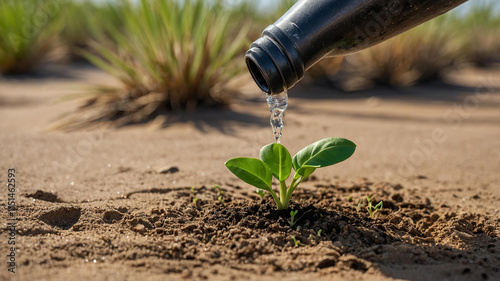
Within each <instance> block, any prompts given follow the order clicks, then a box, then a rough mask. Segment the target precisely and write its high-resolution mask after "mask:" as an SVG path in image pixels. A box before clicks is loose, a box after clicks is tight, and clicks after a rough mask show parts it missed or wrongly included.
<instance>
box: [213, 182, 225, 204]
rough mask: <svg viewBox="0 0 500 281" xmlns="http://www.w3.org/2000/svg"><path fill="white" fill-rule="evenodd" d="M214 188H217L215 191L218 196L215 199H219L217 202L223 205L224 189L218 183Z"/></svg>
mask: <svg viewBox="0 0 500 281" xmlns="http://www.w3.org/2000/svg"><path fill="white" fill-rule="evenodd" d="M214 188H215V189H217V191H218V192H219V194H218V195H219V196H218V197H217V200H219V202H220V203H221V204H222V205H224V191H223V190H222V189H221V187H220V185H217V184H215V185H214Z"/></svg>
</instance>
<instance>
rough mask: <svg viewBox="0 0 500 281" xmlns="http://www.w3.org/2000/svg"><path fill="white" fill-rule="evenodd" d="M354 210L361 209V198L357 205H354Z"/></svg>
mask: <svg viewBox="0 0 500 281" xmlns="http://www.w3.org/2000/svg"><path fill="white" fill-rule="evenodd" d="M356 211H358V212H359V211H361V199H359V201H358V206H356Z"/></svg>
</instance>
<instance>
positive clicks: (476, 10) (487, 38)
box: [457, 1, 500, 66]
mask: <svg viewBox="0 0 500 281" xmlns="http://www.w3.org/2000/svg"><path fill="white" fill-rule="evenodd" d="M495 4H498V3H494V2H493V1H490V2H487V1H478V2H477V3H475V5H474V6H472V8H471V9H470V10H469V11H468V13H467V14H466V15H465V16H464V18H463V19H461V20H460V21H459V22H457V24H458V25H457V26H458V27H457V28H460V29H461V30H463V31H465V32H463V33H462V34H461V35H462V36H461V37H462V39H463V42H464V44H463V51H464V56H465V59H466V60H467V61H468V62H472V63H474V64H476V65H478V66H488V65H489V64H491V63H492V61H493V59H494V57H496V56H500V36H499V27H500V15H499V14H498V12H496V11H495Z"/></svg>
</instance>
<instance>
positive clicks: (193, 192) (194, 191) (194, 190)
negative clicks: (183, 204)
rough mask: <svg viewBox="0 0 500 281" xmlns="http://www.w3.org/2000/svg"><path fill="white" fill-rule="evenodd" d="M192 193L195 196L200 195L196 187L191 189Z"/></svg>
mask: <svg viewBox="0 0 500 281" xmlns="http://www.w3.org/2000/svg"><path fill="white" fill-rule="evenodd" d="M191 193H192V194H193V195H196V193H198V191H196V188H195V187H194V186H193V187H191Z"/></svg>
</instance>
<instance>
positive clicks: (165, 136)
mask: <svg viewBox="0 0 500 281" xmlns="http://www.w3.org/2000/svg"><path fill="white" fill-rule="evenodd" d="M99 84H107V85H110V84H115V82H114V81H113V79H112V78H110V77H109V76H108V75H106V74H104V73H102V72H100V71H98V70H95V69H93V68H91V67H84V66H80V67H71V68H70V69H65V68H54V69H50V70H48V72H47V74H44V75H38V76H25V77H10V78H4V79H3V80H0V128H1V131H0V139H1V150H0V159H1V160H0V167H1V173H2V175H1V178H2V182H3V183H4V186H7V180H8V169H15V180H16V192H15V195H12V196H11V198H14V199H15V204H16V207H17V211H15V212H13V214H12V217H10V214H9V212H8V211H7V204H8V203H7V202H10V201H8V198H9V194H8V190H7V188H4V189H3V190H2V193H1V194H2V195H1V196H2V197H1V207H2V208H1V210H2V211H1V212H0V218H1V221H2V225H1V233H2V235H1V240H2V241H1V245H2V248H1V256H2V257H3V258H2V264H3V265H2V270H1V272H0V279H1V280H144V281H145V280H259V281H267V280H370V281H376V280H412V281H418V280H449V281H452V280H453V281H455V280H500V205H499V202H500V181H499V179H500V178H499V174H500V70H499V69H498V68H496V69H486V70H485V69H481V70H476V69H472V68H462V69H458V70H455V71H453V72H450V73H449V74H448V75H447V78H446V80H445V82H440V83H433V84H430V85H419V86H415V87H412V88H405V89H398V88H376V89H371V90H364V91H361V92H355V93H343V92H340V91H338V90H334V89H331V88H327V87H325V86H322V85H316V86H313V85H306V83H302V85H299V86H298V87H296V88H294V89H293V90H292V91H291V92H290V106H289V108H288V110H287V111H286V113H285V119H284V122H285V129H284V135H283V141H282V143H283V144H284V145H285V146H286V147H287V148H288V149H289V151H290V152H291V153H292V155H293V154H294V153H296V152H297V151H298V150H299V149H301V148H302V147H304V146H306V145H308V144H310V143H312V142H314V141H316V140H319V139H322V138H326V137H344V138H348V139H350V140H352V141H353V142H355V143H356V144H357V149H356V152H355V153H354V155H353V156H352V157H351V158H350V159H348V160H347V161H345V162H342V163H340V164H338V165H335V166H332V167H328V168H324V169H321V170H318V171H317V172H316V173H315V174H314V176H313V177H311V178H310V179H309V181H307V182H305V183H303V184H301V186H299V188H298V189H297V190H296V191H295V195H294V197H293V198H292V206H291V208H292V209H293V210H298V211H299V213H298V214H297V217H298V222H297V224H296V225H294V226H293V227H291V226H290V225H289V223H288V222H287V221H288V220H289V217H290V215H289V211H288V212H287V211H277V210H275V206H274V203H273V202H272V200H271V199H270V197H269V196H268V197H266V198H265V199H264V200H261V199H260V197H259V196H258V195H257V194H256V193H255V189H254V188H253V187H251V186H249V185H247V184H245V183H244V182H242V181H240V180H239V179H237V178H236V177H235V176H233V175H232V174H231V173H230V172H229V171H228V170H227V169H226V168H225V166H224V162H225V161H226V160H228V159H230V158H233V157H238V156H249V157H258V153H259V150H260V148H261V147H262V146H263V145H265V144H267V143H269V142H271V141H272V140H273V137H272V132H271V128H270V126H269V124H268V119H269V112H268V111H267V105H266V104H265V103H264V97H263V95H262V93H260V92H259V91H258V89H257V88H256V87H255V86H254V85H253V84H252V82H248V83H247V84H248V85H247V86H245V87H244V89H243V94H242V95H240V96H239V97H237V98H235V99H234V101H233V104H232V105H231V106H230V107H229V108H227V109H224V110H213V109H210V110H209V109H200V110H198V111H197V112H195V113H191V114H180V115H177V116H176V117H171V120H172V123H171V124H170V125H168V126H166V127H164V128H159V126H157V124H155V123H152V124H143V125H134V126H127V127H124V128H118V129H112V128H111V129H110V128H108V129H106V128H104V127H96V128H94V129H92V130H89V131H74V132H62V131H50V130H47V128H48V127H49V125H50V124H51V123H53V122H56V121H57V120H58V118H60V116H61V114H64V113H66V112H69V111H72V110H74V109H75V108H76V106H77V105H78V102H77V101H60V99H61V98H63V97H65V96H67V95H68V94H75V93H84V92H85V91H88V89H89V87H92V86H93V85H99ZM215 184H217V185H220V186H221V188H222V190H223V191H224V195H223V197H222V201H223V202H220V201H219V200H217V198H218V193H217V190H216V189H215V188H214V187H213V186H214V185H215ZM367 195H369V196H370V197H371V198H372V200H373V201H376V202H378V201H381V200H382V201H383V202H384V209H383V210H382V211H381V212H379V213H377V214H376V216H375V219H373V220H372V219H370V218H369V216H368V212H367V211H366V209H365V204H366V202H364V203H363V206H362V208H361V210H360V211H358V210H357V209H356V207H357V205H358V201H359V199H363V198H366V196H367ZM196 197H198V198H199V199H198V201H196V203H193V199H194V198H196ZM11 201H12V200H11ZM12 218H14V219H16V220H17V225H16V231H15V233H14V234H12V233H11V231H10V229H9V228H10V226H11V225H8V224H7V223H8V222H11V221H10V220H8V219H12ZM320 230H321V231H320ZM292 236H294V237H295V238H296V239H297V241H298V242H299V245H297V246H295V244H294V241H293V240H292ZM9 238H11V240H9ZM9 241H15V248H16V251H15V268H14V270H15V273H12V272H9V271H8V269H9V268H11V267H10V266H11V265H9V263H8V262H9V259H10V257H8V255H9V254H10V253H11V252H10V249H9V248H10V247H12V245H8V242H9Z"/></svg>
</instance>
